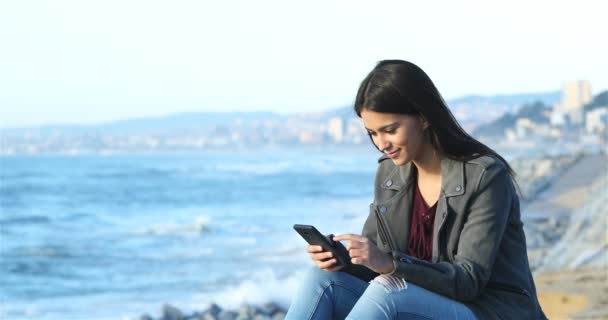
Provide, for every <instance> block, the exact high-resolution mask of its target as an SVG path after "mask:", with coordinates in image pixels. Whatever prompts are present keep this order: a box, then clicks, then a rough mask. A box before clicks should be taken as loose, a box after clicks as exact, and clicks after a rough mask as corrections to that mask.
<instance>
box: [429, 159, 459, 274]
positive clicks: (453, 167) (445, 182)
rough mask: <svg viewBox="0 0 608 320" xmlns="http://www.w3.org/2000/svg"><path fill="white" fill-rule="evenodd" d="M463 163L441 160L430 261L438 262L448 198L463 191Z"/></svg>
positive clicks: (447, 213)
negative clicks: (439, 186) (439, 184)
mask: <svg viewBox="0 0 608 320" xmlns="http://www.w3.org/2000/svg"><path fill="white" fill-rule="evenodd" d="M464 174H465V172H464V163H463V162H461V161H456V160H452V159H449V158H443V159H442V160H441V193H440V195H439V200H438V201H437V208H436V210H435V223H434V225H433V258H432V262H434V263H436V262H439V257H440V252H439V249H440V248H439V243H440V240H441V239H440V238H439V237H440V236H441V230H442V229H443V225H444V224H445V221H446V220H447V219H448V218H449V214H450V213H449V212H450V211H449V210H448V209H449V205H448V202H449V198H451V197H457V196H461V195H463V194H464V192H465V187H466V186H465V179H464Z"/></svg>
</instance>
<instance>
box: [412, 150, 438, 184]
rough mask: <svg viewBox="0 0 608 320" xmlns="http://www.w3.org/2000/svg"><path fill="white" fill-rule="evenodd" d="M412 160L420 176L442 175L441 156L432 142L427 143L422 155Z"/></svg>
mask: <svg viewBox="0 0 608 320" xmlns="http://www.w3.org/2000/svg"><path fill="white" fill-rule="evenodd" d="M412 162H413V163H414V165H415V166H416V169H417V171H418V177H419V178H427V177H428V178H433V177H435V178H436V177H438V176H441V156H440V154H439V152H438V151H437V150H436V149H435V148H433V146H432V145H431V144H425V147H424V149H423V150H422V152H421V155H420V156H419V157H418V158H417V159H415V160H412Z"/></svg>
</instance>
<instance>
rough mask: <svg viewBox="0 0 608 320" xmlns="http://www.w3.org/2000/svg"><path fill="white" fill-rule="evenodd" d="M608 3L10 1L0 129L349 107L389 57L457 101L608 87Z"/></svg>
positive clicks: (2, 36) (1, 44) (1, 45)
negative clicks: (586, 85) (577, 83)
mask: <svg viewBox="0 0 608 320" xmlns="http://www.w3.org/2000/svg"><path fill="white" fill-rule="evenodd" d="M607 8H608V4H606V2H605V1H601V0H597V1H588V0H581V1H560V0H557V1H544V0H539V1H529V0H525V1H523V0H512V1H508V2H505V1H501V2H498V1H481V0H479V1H478V0H474V1H473V0H464V1H382V0H379V1H365V2H363V1H361V2H357V1H353V0H350V1H330V0H324V1H316V0H309V1H297V2H296V1H284V0H283V1H280V0H279V1H264V0H258V1H231V0H226V1H188V0H183V1H181V0H180V1H176V0H171V1H169V0H167V1H154V0H143V1H128V0H104V1H92V0H91V1H84V0H74V1H68V0H52V1H50V0H49V1H32V0H14V1H11V0H7V1H1V2H0V128H2V127H3V128H8V127H25V126H37V125H45V124H57V123H62V124H64V123H74V124H90V123H100V122H107V121H112V120H117V119H125V118H133V117H144V116H160V115H166V114H171V113H177V112H193V111H214V112H219V111H276V112H282V113H291V112H312V111H321V110H330V109H334V108H338V107H342V106H347V105H351V104H352V102H353V100H354V96H355V93H356V90H357V87H358V85H359V83H360V81H361V80H362V79H363V78H364V77H365V75H366V74H367V73H368V72H369V71H370V70H371V69H372V68H373V66H374V65H375V63H376V62H377V61H379V60H383V59H404V60H409V61H412V62H414V63H415V64H417V65H419V66H420V67H422V68H423V69H424V70H425V71H426V72H427V73H428V74H429V76H430V77H431V78H432V79H433V81H434V82H435V84H436V85H437V87H438V88H439V90H440V91H441V93H442V94H443V96H444V97H445V98H447V99H451V98H457V97H460V96H463V95H469V94H481V95H494V94H510V93H527V92H545V91H553V90H558V89H559V88H560V87H561V85H562V84H563V82H564V81H568V80H577V79H587V80H589V81H591V85H592V88H593V92H594V93H597V92H600V91H602V90H606V89H607V88H608V61H607V60H608V59H606V56H608V44H607V41H606V38H607V35H606V31H605V30H606V28H605V13H606V12H607V11H608V10H607Z"/></svg>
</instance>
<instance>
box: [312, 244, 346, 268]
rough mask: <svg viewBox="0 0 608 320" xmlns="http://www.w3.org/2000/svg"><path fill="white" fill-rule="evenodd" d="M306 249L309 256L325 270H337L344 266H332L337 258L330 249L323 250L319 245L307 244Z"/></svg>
mask: <svg viewBox="0 0 608 320" xmlns="http://www.w3.org/2000/svg"><path fill="white" fill-rule="evenodd" d="M306 251H307V252H308V253H309V254H310V258H311V259H312V261H314V263H315V264H316V265H317V267H319V269H322V270H325V271H338V270H340V269H342V268H343V267H344V266H334V265H335V264H336V263H337V262H338V260H337V259H336V258H335V257H334V254H333V253H332V252H331V251H323V248H322V247H321V246H312V245H310V246H308V248H307V249H306Z"/></svg>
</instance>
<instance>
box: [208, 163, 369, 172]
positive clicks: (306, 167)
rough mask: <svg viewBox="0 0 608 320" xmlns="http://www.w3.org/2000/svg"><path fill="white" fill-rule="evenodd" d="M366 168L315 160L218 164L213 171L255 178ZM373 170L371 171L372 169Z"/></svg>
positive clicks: (357, 164)
mask: <svg viewBox="0 0 608 320" xmlns="http://www.w3.org/2000/svg"><path fill="white" fill-rule="evenodd" d="M364 168H365V167H364V166H363V165H361V164H359V163H351V162H348V161H331V160H316V161H315V160H313V161H310V160H309V159H307V160H306V161H304V160H302V161H297V160H291V161H277V162H270V161H269V162H260V163H252V162H243V163H225V164H217V165H216V166H215V167H214V168H213V169H214V171H216V172H227V173H238V174H247V175H255V176H268V175H277V174H283V173H322V174H330V173H347V172H361V171H362V170H364ZM370 170H371V169H370ZM370 172H371V171H370Z"/></svg>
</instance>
